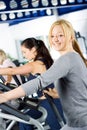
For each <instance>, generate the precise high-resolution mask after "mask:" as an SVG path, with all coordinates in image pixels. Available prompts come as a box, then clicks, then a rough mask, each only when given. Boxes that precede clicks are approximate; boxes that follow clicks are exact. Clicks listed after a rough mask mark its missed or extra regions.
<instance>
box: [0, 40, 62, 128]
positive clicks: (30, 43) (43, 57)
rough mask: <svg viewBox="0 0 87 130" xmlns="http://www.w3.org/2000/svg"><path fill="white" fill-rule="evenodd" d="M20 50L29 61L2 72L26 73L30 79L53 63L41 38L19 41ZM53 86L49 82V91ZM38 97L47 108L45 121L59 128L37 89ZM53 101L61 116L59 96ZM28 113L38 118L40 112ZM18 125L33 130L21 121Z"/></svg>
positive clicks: (48, 106) (46, 102)
mask: <svg viewBox="0 0 87 130" xmlns="http://www.w3.org/2000/svg"><path fill="white" fill-rule="evenodd" d="M21 51H22V54H23V56H24V57H25V58H26V59H27V60H28V61H29V62H28V63H26V64H25V65H23V66H20V67H16V68H4V69H1V73H2V74H9V75H10V74H12V75H15V74H22V75H27V78H28V80H29V81H30V80H32V79H34V78H36V77H37V75H38V74H39V75H40V74H42V73H44V72H45V71H46V70H47V69H49V68H50V66H51V65H52V64H53V59H52V58H51V56H50V53H49V51H48V49H47V48H46V46H45V44H44V42H43V41H42V40H37V39H35V38H27V39H25V40H24V41H23V42H22V43H21ZM1 73H0V74H1ZM53 88H54V85H53V84H50V85H49V91H50V89H53ZM53 90H54V89H53ZM28 96H29V95H28ZM57 96H58V95H57ZM38 98H41V99H42V101H41V104H40V105H41V106H43V107H44V108H45V109H46V110H47V113H48V116H47V119H46V122H47V123H48V124H49V126H50V129H52V130H56V129H57V130H59V129H60V127H61V126H60V124H59V123H58V121H57V119H56V116H55V114H54V112H53V110H52V108H51V106H50V105H49V103H48V101H47V100H46V98H45V99H44V96H43V94H42V93H40V92H39V91H38ZM54 102H55V104H56V106H57V108H58V110H59V112H60V114H61V116H62V117H63V111H62V107H61V103H60V99H59V97H56V98H55V99H54ZM28 114H29V115H30V116H32V117H33V118H38V117H40V116H41V113H40V112H37V111H35V110H30V111H29V112H28ZM63 119H64V118H63ZM19 127H20V130H33V126H32V125H26V124H23V123H19Z"/></svg>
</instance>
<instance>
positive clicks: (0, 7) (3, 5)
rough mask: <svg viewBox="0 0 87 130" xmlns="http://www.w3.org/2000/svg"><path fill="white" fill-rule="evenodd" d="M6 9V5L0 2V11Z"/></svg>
mask: <svg viewBox="0 0 87 130" xmlns="http://www.w3.org/2000/svg"><path fill="white" fill-rule="evenodd" d="M3 9H6V4H5V2H3V1H0V10H3Z"/></svg>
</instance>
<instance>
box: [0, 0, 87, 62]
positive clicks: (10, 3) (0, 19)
mask: <svg viewBox="0 0 87 130" xmlns="http://www.w3.org/2000/svg"><path fill="white" fill-rule="evenodd" d="M59 18H64V19H67V20H69V21H70V22H71V23H72V24H73V27H74V29H75V31H76V37H77V38H78V40H79V44H80V46H81V49H82V51H83V54H84V56H85V57H86V58H87V25H86V23H87V0H20V1H18V0H0V48H1V49H3V50H4V51H5V52H6V53H7V54H8V55H9V56H10V57H11V58H13V59H18V60H19V61H20V62H24V61H25V60H24V59H23V57H22V54H21V51H20V43H21V41H22V40H24V39H25V38H27V37H37V38H40V39H42V40H44V41H45V43H46V46H47V47H48V48H49V42H48V33H49V28H50V26H51V24H52V23H53V22H54V21H55V20H57V19H59ZM50 51H51V52H52V56H53V58H55V59H56V58H57V56H56V52H55V51H54V50H50Z"/></svg>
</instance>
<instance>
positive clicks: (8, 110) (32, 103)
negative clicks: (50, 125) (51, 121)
mask: <svg viewBox="0 0 87 130" xmlns="http://www.w3.org/2000/svg"><path fill="white" fill-rule="evenodd" d="M0 89H1V90H4V91H9V90H11V89H12V88H10V86H6V85H4V84H3V83H0ZM18 102H19V104H21V106H22V109H21V107H19V109H15V108H13V107H12V106H11V105H9V104H8V103H2V104H0V109H1V112H0V117H1V118H3V119H9V120H11V122H10V124H9V125H8V126H7V128H5V130H11V128H12V127H13V125H14V124H15V123H16V122H22V123H26V124H31V125H34V126H35V127H36V128H37V129H38V130H44V127H43V125H42V123H43V122H44V121H45V120H46V117H47V111H46V110H45V108H43V107H41V106H39V100H37V99H36V100H35V99H34V100H32V99H31V100H30V99H27V100H24V101H23V100H22V99H20V98H19V99H18ZM29 109H37V110H38V111H40V112H41V113H42V116H41V117H40V118H39V119H37V120H36V119H33V118H32V117H30V116H29V115H26V114H25V112H26V111H28V110H29ZM3 111H4V112H3Z"/></svg>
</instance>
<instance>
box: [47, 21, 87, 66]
mask: <svg viewBox="0 0 87 130" xmlns="http://www.w3.org/2000/svg"><path fill="white" fill-rule="evenodd" d="M56 25H60V26H61V27H62V28H63V31H64V35H65V37H66V42H67V39H68V38H69V37H70V36H71V38H72V46H73V49H74V50H75V51H76V52H77V53H79V54H80V56H81V57H82V59H83V61H84V63H85V64H86V66H87V60H86V59H85V58H84V56H83V53H82V51H81V49H80V47H79V44H78V42H77V40H76V37H75V31H74V29H73V26H72V24H71V23H70V22H69V21H67V20H64V19H60V20H57V21H55V22H54V23H53V24H52V25H51V28H50V31H49V43H50V46H52V40H51V36H52V30H53V28H54V27H55V26H56Z"/></svg>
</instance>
